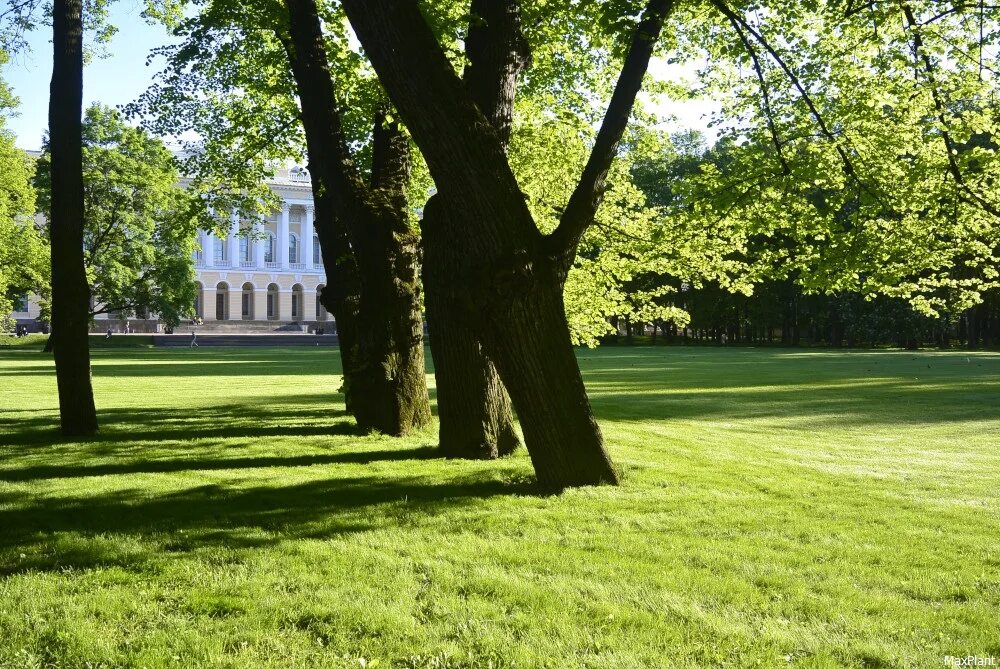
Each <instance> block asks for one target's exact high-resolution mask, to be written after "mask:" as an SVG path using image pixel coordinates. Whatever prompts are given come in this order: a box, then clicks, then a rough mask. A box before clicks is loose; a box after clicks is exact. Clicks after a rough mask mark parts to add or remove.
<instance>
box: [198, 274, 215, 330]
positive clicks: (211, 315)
mask: <svg viewBox="0 0 1000 669" xmlns="http://www.w3.org/2000/svg"><path fill="white" fill-rule="evenodd" d="M217 285H219V283H218V281H216V282H215V283H213V284H212V285H211V286H209V285H208V284H206V285H205V293H204V304H203V305H202V307H201V310H202V311H203V312H204V314H203V315H202V320H204V321H205V322H206V323H207V322H208V321H214V320H217V319H216V318H215V304H216V300H217V299H218V298H217V297H216V295H217V294H218V292H219V290H218V288H216V286H217Z"/></svg>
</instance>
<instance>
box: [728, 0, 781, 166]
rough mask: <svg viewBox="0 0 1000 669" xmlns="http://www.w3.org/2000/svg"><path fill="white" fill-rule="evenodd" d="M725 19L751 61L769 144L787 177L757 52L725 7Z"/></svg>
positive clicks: (779, 140) (734, 17)
mask: <svg viewBox="0 0 1000 669" xmlns="http://www.w3.org/2000/svg"><path fill="white" fill-rule="evenodd" d="M723 7H725V5H723ZM723 14H725V16H726V18H727V19H728V20H729V23H730V25H732V26H733V30H735V31H736V34H737V35H738V36H739V38H740V41H741V42H743V47H744V48H745V49H746V50H747V54H749V56H750V59H751V61H753V69H754V72H756V73H757V81H759V82H760V91H761V96H762V97H763V107H764V118H765V119H766V120H767V129H768V132H769V133H770V134H771V142H772V143H773V144H774V150H775V151H777V152H778V160H779V161H780V162H781V170H782V174H784V175H785V176H788V175H790V174H791V173H792V168H791V167H789V166H788V161H787V160H785V154H784V151H782V145H781V139H780V138H779V137H778V129H777V127H776V126H775V123H774V113H773V112H772V111H771V94H770V92H769V91H768V88H767V82H766V80H765V79H764V70H763V68H762V67H761V64H760V59H759V58H757V50H756V49H755V48H754V46H753V44H752V43H751V42H750V40H749V39H748V38H747V36H746V33H744V32H743V29H742V28H741V27H740V23H739V21H738V20H737V18H736V16H735V15H734V14H733V13H732V12H731V11H730V10H729V8H728V7H725V9H724V10H723Z"/></svg>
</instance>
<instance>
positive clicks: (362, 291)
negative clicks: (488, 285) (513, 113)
mask: <svg viewBox="0 0 1000 669" xmlns="http://www.w3.org/2000/svg"><path fill="white" fill-rule="evenodd" d="M287 5H288V9H289V18H290V21H289V26H290V33H291V42H290V43H289V44H286V51H287V52H288V56H289V61H290V64H291V69H292V73H293V75H294V77H295V80H296V85H297V88H298V93H299V99H300V102H301V106H302V124H303V127H304V129H305V134H306V144H307V148H308V153H309V168H310V174H311V176H312V182H313V193H314V197H315V202H316V230H317V233H318V234H319V236H320V244H321V248H322V252H323V258H324V263H325V265H326V267H327V278H328V281H329V283H330V287H332V290H331V289H330V287H328V288H327V289H326V290H325V291H324V299H327V294H328V299H329V304H328V303H327V302H324V305H325V306H327V308H328V309H330V311H332V312H333V314H334V317H335V318H336V320H337V332H338V335H339V337H340V340H341V356H342V359H343V364H344V392H345V395H346V398H347V407H348V410H349V411H350V412H351V414H352V415H353V416H354V418H355V420H356V421H357V423H358V426H359V427H360V428H361V429H363V430H375V431H379V432H382V433H384V434H391V435H397V436H398V435H405V434H408V433H409V432H411V431H412V430H414V429H417V428H421V427H423V426H425V425H427V424H428V423H429V422H430V421H431V411H430V399H429V397H428V393H427V382H426V377H425V362H424V347H423V321H422V317H421V314H420V302H421V295H420V284H419V280H418V274H419V269H418V266H419V261H418V258H419V249H418V246H417V238H416V236H415V235H414V234H413V233H412V232H411V231H410V228H409V221H408V212H407V206H406V186H407V182H408V180H409V141H408V139H407V138H406V136H405V135H404V134H403V133H402V132H401V131H400V130H399V129H398V128H397V127H396V126H395V125H394V124H386V123H384V122H383V121H384V119H381V118H380V119H378V120H377V121H376V123H375V128H374V132H375V137H374V139H375V142H374V149H373V164H372V182H371V185H370V188H368V189H366V188H365V187H364V185H363V184H362V183H361V181H360V178H359V176H358V175H357V173H356V171H355V168H354V165H353V164H352V162H351V159H350V156H349V153H348V150H347V145H346V141H345V138H344V136H343V133H342V130H341V122H340V116H339V112H338V109H337V101H336V97H335V94H334V85H333V80H332V78H331V73H330V68H329V63H328V61H327V55H326V51H325V47H324V42H323V35H322V27H321V23H320V19H319V15H318V11H317V7H316V3H315V1H314V0H288V1H287ZM331 269H332V270H333V272H332V273H331Z"/></svg>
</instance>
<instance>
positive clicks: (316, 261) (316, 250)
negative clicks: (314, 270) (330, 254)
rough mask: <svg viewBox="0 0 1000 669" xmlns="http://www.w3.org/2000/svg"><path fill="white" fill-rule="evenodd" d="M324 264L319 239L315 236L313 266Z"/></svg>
mask: <svg viewBox="0 0 1000 669" xmlns="http://www.w3.org/2000/svg"><path fill="white" fill-rule="evenodd" d="M322 264H323V254H322V253H321V252H320V248H319V237H318V236H317V235H313V265H322Z"/></svg>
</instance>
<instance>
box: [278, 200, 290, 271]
mask: <svg viewBox="0 0 1000 669" xmlns="http://www.w3.org/2000/svg"><path fill="white" fill-rule="evenodd" d="M289 209H290V207H289V205H288V203H287V202H282V203H281V218H279V219H278V258H277V260H278V263H280V264H279V267H281V269H288V214H289Z"/></svg>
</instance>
